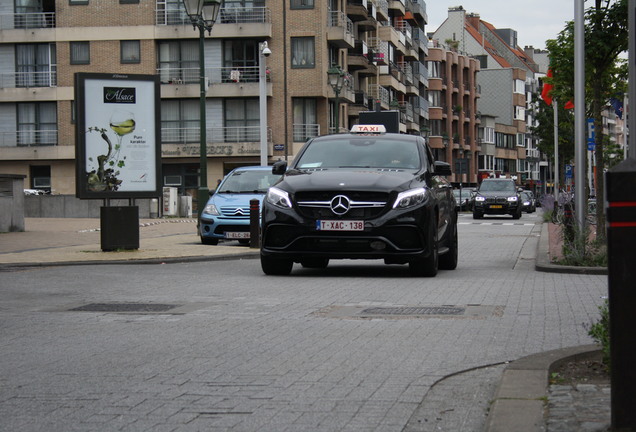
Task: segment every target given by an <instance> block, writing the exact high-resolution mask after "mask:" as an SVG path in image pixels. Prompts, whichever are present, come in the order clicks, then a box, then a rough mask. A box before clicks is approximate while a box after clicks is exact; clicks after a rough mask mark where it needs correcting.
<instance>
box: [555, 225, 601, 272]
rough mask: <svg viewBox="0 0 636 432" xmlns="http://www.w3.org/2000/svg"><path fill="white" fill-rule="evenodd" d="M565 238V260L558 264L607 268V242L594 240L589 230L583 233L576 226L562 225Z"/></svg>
mask: <svg viewBox="0 0 636 432" xmlns="http://www.w3.org/2000/svg"><path fill="white" fill-rule="evenodd" d="M561 236H562V238H563V258H562V259H560V260H558V261H557V264H560V265H568V266H580V267H607V245H606V244H605V242H603V241H600V240H597V239H595V238H594V239H592V238H591V237H590V235H589V228H588V227H586V228H585V231H584V232H583V233H580V232H579V229H578V227H577V226H576V225H574V226H569V227H568V226H567V225H561Z"/></svg>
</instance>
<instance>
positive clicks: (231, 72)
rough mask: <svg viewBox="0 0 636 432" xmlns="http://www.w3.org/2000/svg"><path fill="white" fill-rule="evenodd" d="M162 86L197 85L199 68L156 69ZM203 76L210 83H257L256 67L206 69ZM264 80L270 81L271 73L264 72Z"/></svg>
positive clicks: (257, 68)
mask: <svg viewBox="0 0 636 432" xmlns="http://www.w3.org/2000/svg"><path fill="white" fill-rule="evenodd" d="M157 74H159V79H160V81H161V83H162V84H198V83H199V79H200V77H199V68H198V67H196V68H178V67H174V68H173V67H163V68H159V69H157ZM205 76H206V78H207V79H208V82H210V83H254V82H256V83H257V82H258V81H259V67H258V66H238V67H234V66H224V67H217V68H206V69H205ZM266 79H267V81H269V80H270V79H271V72H270V71H269V70H267V71H266Z"/></svg>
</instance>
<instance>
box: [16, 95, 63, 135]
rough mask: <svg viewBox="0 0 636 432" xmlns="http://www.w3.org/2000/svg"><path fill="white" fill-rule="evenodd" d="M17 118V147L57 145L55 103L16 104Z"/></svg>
mask: <svg viewBox="0 0 636 432" xmlns="http://www.w3.org/2000/svg"><path fill="white" fill-rule="evenodd" d="M17 118H18V125H17V126H18V139H17V143H18V145H19V146H31V145H56V144H57V112H56V105H55V102H32V103H18V104H17Z"/></svg>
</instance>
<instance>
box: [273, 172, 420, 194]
mask: <svg viewBox="0 0 636 432" xmlns="http://www.w3.org/2000/svg"><path fill="white" fill-rule="evenodd" d="M414 181H415V182H418V176H417V175H414V172H413V171H403V170H394V171H389V170H382V169H374V168H370V169H356V170H351V169H338V168H334V169H325V170H290V171H288V172H287V173H286V174H285V176H284V177H283V180H282V181H281V182H280V183H279V184H277V185H276V186H277V187H280V188H282V189H284V190H286V191H288V192H292V193H293V192H297V191H324V190H340V189H342V190H344V191H351V190H364V191H379V192H388V191H403V190H407V189H409V188H410V187H411V184H412V183H413V182H414ZM419 181H421V180H419ZM418 185H419V184H418Z"/></svg>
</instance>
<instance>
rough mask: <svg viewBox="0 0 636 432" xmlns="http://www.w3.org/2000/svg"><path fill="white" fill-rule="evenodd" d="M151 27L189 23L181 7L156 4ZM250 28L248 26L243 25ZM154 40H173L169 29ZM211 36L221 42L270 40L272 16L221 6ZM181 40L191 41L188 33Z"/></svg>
mask: <svg viewBox="0 0 636 432" xmlns="http://www.w3.org/2000/svg"><path fill="white" fill-rule="evenodd" d="M171 5H177V6H179V7H177V8H170V7H169V6H171ZM155 24H156V25H157V26H158V27H162V26H188V27H191V26H192V23H191V21H190V18H188V16H187V15H186V13H185V9H184V8H183V6H182V5H181V3H176V4H175V3H170V4H168V5H166V4H164V3H163V2H160V1H158V2H157V9H156V11H155ZM244 24H250V25H244ZM157 33H158V36H159V37H162V38H174V37H175V33H174V30H173V29H170V30H168V29H167V30H166V31H165V33H163V32H162V31H158V32H157ZM212 33H213V34H214V35H217V36H221V37H224V38H231V37H271V35H272V13H271V10H270V9H269V8H266V7H237V6H228V5H224V6H223V7H222V8H221V10H220V12H219V17H218V19H217V21H216V24H215V25H214V27H213V29H212ZM184 36H187V37H192V35H191V32H188V33H185V34H184Z"/></svg>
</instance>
